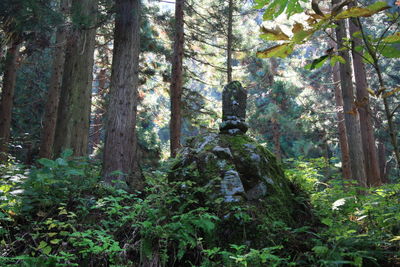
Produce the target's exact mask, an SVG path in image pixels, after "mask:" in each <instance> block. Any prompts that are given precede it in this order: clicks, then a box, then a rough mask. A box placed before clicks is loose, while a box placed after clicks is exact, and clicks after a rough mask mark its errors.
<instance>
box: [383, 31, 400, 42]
mask: <svg viewBox="0 0 400 267" xmlns="http://www.w3.org/2000/svg"><path fill="white" fill-rule="evenodd" d="M382 41H383V42H385V43H397V42H400V32H396V33H395V34H393V35H389V36H386V37H385V38H383V40H382Z"/></svg>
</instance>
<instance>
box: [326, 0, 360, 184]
mask: <svg viewBox="0 0 400 267" xmlns="http://www.w3.org/2000/svg"><path fill="white" fill-rule="evenodd" d="M336 2H337V1H336V0H334V1H332V4H336ZM337 25H338V27H337V28H336V38H337V42H338V49H339V50H340V48H342V47H343V41H344V39H345V38H346V36H347V34H346V24H345V22H344V21H340V22H337ZM339 55H340V56H341V57H343V58H344V60H345V61H346V63H344V64H340V66H339V70H340V85H341V89H342V97H343V109H344V118H345V124H346V133H347V140H348V145H349V152H350V153H349V154H350V165H351V171H352V177H353V179H356V180H357V181H358V183H359V185H360V186H363V187H366V186H367V177H366V174H365V160H364V151H363V146H362V139H361V129H360V119H359V114H358V110H357V107H356V105H355V102H354V89H353V82H352V68H351V61H350V55H349V52H348V51H347V50H343V51H339Z"/></svg>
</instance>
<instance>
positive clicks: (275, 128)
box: [272, 120, 282, 162]
mask: <svg viewBox="0 0 400 267" xmlns="http://www.w3.org/2000/svg"><path fill="white" fill-rule="evenodd" d="M272 135H273V136H272V139H273V142H274V150H275V156H276V160H277V161H278V162H281V160H282V150H281V140H280V139H281V131H280V127H279V123H278V122H277V121H276V120H274V121H273V122H272Z"/></svg>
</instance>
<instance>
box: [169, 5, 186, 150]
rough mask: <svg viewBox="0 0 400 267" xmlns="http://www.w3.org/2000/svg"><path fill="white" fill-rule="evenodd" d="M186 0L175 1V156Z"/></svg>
mask: <svg viewBox="0 0 400 267" xmlns="http://www.w3.org/2000/svg"><path fill="white" fill-rule="evenodd" d="M184 5H185V0H176V2H175V42H174V55H173V58H172V73H171V88H170V92H171V121H170V126H169V127H170V146H171V157H175V156H176V153H177V150H178V149H179V148H180V146H181V144H180V139H181V123H182V115H181V114H182V113H181V109H182V107H181V101H182V100H181V98H182V86H183V75H182V62H183V46H184V28H183V27H184V26H183V25H184V20H183V18H184V14H183V8H184Z"/></svg>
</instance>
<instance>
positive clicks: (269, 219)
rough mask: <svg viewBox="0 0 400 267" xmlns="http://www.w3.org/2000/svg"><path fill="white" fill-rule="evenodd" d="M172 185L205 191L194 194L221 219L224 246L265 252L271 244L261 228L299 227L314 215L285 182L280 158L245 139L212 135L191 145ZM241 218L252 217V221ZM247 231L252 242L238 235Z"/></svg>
mask: <svg viewBox="0 0 400 267" xmlns="http://www.w3.org/2000/svg"><path fill="white" fill-rule="evenodd" d="M169 180H170V181H171V182H183V183H187V184H192V185H195V187H197V188H203V189H204V190H203V191H202V192H199V191H198V190H196V192H189V194H191V193H193V194H197V198H198V200H199V201H198V203H199V205H203V206H206V207H208V208H209V209H211V210H212V211H213V212H215V213H216V214H218V217H219V218H220V225H219V234H218V240H219V241H220V242H221V243H222V244H231V243H237V242H243V241H245V242H248V243H249V244H251V245H255V246H258V245H259V246H263V245H266V243H267V244H268V243H269V242H265V241H266V240H268V239H267V237H265V236H264V237H262V236H260V234H261V233H263V232H262V231H260V229H259V228H260V227H261V225H264V226H263V227H266V228H268V226H265V224H267V225H268V224H269V223H270V224H271V227H272V224H273V223H274V222H277V221H279V222H282V224H283V225H286V226H288V227H295V226H296V227H297V226H298V225H301V224H302V223H303V220H304V216H308V215H309V212H308V210H307V209H304V208H305V207H306V206H307V205H304V204H305V203H301V202H299V201H298V196H299V195H301V192H300V191H299V190H298V189H297V188H296V186H294V185H293V184H292V183H291V182H290V181H289V180H288V179H286V178H285V176H284V173H283V171H282V168H281V167H280V165H279V164H278V163H277V161H276V159H275V156H274V155H273V154H272V153H271V152H269V151H268V150H267V149H265V148H264V147H263V146H261V145H259V144H258V143H257V142H255V141H254V140H252V139H251V138H250V137H248V136H246V135H244V134H234V135H232V134H216V133H210V134H206V135H201V136H197V137H195V138H192V139H190V140H188V142H187V146H186V147H185V148H183V149H182V150H181V153H180V154H179V155H178V157H177V159H176V162H175V164H174V166H173V168H172V170H171V173H170V175H169ZM185 192H186V194H187V193H188V192H187V190H186V191H185ZM182 197H183V198H184V197H185V193H183V194H182ZM238 211H240V212H239V213H238ZM238 214H239V215H240V216H242V215H243V214H246V215H245V217H247V218H248V220H247V219H245V218H242V219H240V216H238ZM244 225H246V229H247V234H246V236H243V232H242V230H238V229H242V228H243V227H244ZM264 230H268V229H264ZM268 231H269V230H268ZM260 238H261V239H260ZM243 239H246V240H243ZM278 243H279V242H278Z"/></svg>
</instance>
